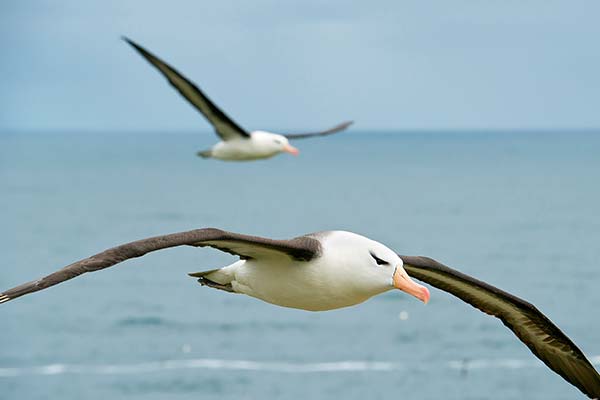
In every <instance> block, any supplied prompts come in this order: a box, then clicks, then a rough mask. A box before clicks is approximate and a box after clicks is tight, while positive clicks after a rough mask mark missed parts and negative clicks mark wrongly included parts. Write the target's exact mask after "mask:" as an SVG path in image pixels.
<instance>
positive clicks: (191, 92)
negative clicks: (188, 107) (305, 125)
mask: <svg viewBox="0 0 600 400" xmlns="http://www.w3.org/2000/svg"><path fill="white" fill-rule="evenodd" d="M123 40H125V41H126V42H127V43H129V44H130V45H131V46H133V48H134V49H136V50H137V51H138V53H140V54H141V55H142V56H143V57H144V58H145V59H146V60H148V62H149V63H150V64H152V65H154V66H155V67H156V68H157V69H158V70H159V71H160V72H161V73H162V74H163V75H164V76H165V78H167V79H168V80H169V83H170V84H171V85H172V86H173V87H174V88H175V89H177V91H178V92H179V93H181V95H182V96H183V97H185V98H186V100H187V101H189V102H190V103H191V104H192V105H193V106H194V107H196V109H197V110H198V111H200V112H201V113H202V114H203V115H204V116H205V117H206V119H208V122H210V123H211V124H212V125H213V126H214V127H215V130H216V131H217V134H218V135H219V136H220V137H221V139H223V140H231V139H239V138H249V137H250V134H249V133H248V132H246V131H245V130H243V129H242V128H241V127H240V126H239V125H238V124H236V123H235V122H234V121H233V120H231V119H230V118H229V117H228V116H227V115H225V113H224V112H223V111H221V110H220V109H219V107H217V106H216V105H215V104H214V103H213V102H212V101H211V100H210V99H209V98H208V97H206V95H204V93H202V91H200V89H199V88H198V87H197V86H196V85H194V84H193V83H192V82H190V81H189V80H188V79H187V78H186V77H184V76H183V75H181V74H180V73H179V72H177V71H176V70H175V69H174V68H173V67H171V66H170V65H169V64H167V63H165V62H164V61H162V60H161V59H159V58H158V57H156V56H155V55H154V54H152V53H150V52H148V51H147V50H146V49H144V48H143V47H142V46H140V45H138V44H137V43H135V42H134V41H132V40H130V39H128V38H126V37H123Z"/></svg>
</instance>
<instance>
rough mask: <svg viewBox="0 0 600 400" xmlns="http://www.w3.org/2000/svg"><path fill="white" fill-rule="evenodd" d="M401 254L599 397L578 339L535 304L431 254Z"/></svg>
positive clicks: (599, 384)
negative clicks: (448, 265)
mask: <svg viewBox="0 0 600 400" xmlns="http://www.w3.org/2000/svg"><path fill="white" fill-rule="evenodd" d="M400 258H401V259H402V261H404V268H405V269H406V272H408V274H409V275H410V276H412V277H414V278H416V279H419V280H421V281H423V282H426V283H428V284H430V285H432V286H435V287H437V288H438V289H441V290H444V291H446V292H448V293H450V294H452V295H454V296H456V297H458V298H459V299H461V300H463V301H465V302H467V303H469V304H470V305H472V306H473V307H475V308H477V309H479V310H481V311H483V312H484V313H486V314H489V315H492V316H494V317H496V318H499V319H500V320H501V321H502V323H503V324H504V325H506V326H507V327H508V328H509V329H510V330H511V331H513V333H514V334H515V335H516V336H517V337H518V338H519V339H520V340H521V341H522V342H523V343H524V344H525V345H526V346H527V347H528V348H529V349H530V350H531V351H532V352H533V354H535V355H536V356H537V357H538V358H539V359H540V360H542V361H543V362H544V364H546V365H547V366H548V367H549V368H550V369H552V370H553V371H554V372H556V373H557V374H559V375H560V376H562V377H563V378H564V379H565V380H566V381H567V382H569V383H571V384H572V385H574V386H575V387H577V388H578V389H579V390H581V391H582V392H583V393H584V394H586V395H587V396H588V397H590V398H599V397H600V375H599V374H598V372H597V371H596V370H595V369H594V367H593V366H592V364H591V363H590V362H589V361H588V359H587V358H586V357H585V355H584V354H583V352H582V351H581V350H579V348H578V347H577V346H576V345H575V343H573V341H571V339H569V338H568V337H567V335H565V334H564V333H563V332H562V331H561V330H560V329H559V328H558V327H557V326H556V325H554V323H552V321H550V319H548V318H547V317H546V316H545V315H544V314H542V313H541V312H540V311H539V310H538V309H537V308H536V307H535V306H533V305H532V304H530V303H528V302H526V301H525V300H523V299H520V298H518V297H516V296H514V295H512V294H510V293H507V292H505V291H503V290H501V289H498V288H497V287H494V286H492V285H489V284H487V283H485V282H482V281H480V280H477V279H475V278H473V277H471V276H469V275H466V274H463V273H462V272H459V271H456V270H454V269H452V268H450V267H447V266H445V265H443V264H441V263H439V262H437V261H435V260H433V259H431V258H427V257H414V256H400Z"/></svg>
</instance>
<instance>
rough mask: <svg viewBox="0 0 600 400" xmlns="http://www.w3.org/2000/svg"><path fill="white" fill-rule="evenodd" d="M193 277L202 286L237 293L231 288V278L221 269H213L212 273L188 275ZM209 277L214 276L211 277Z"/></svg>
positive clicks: (204, 272)
mask: <svg viewBox="0 0 600 400" xmlns="http://www.w3.org/2000/svg"><path fill="white" fill-rule="evenodd" d="M188 275H189V276H191V277H194V278H198V283H200V285H202V286H208V287H211V288H215V289H219V290H225V291H226V292H231V293H235V292H234V290H233V287H231V278H229V277H228V276H227V275H226V274H224V273H223V272H222V271H221V268H219V269H211V270H210V271H201V272H191V273H189V274H188ZM209 275H212V276H210V277H209Z"/></svg>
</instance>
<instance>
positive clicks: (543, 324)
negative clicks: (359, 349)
mask: <svg viewBox="0 0 600 400" xmlns="http://www.w3.org/2000/svg"><path fill="white" fill-rule="evenodd" d="M176 246H195V247H207V246H208V247H213V248H215V249H218V250H221V251H224V252H227V253H230V254H233V255H236V256H238V257H239V258H240V260H238V261H236V262H234V263H233V264H231V265H228V266H226V267H223V268H218V269H211V270H208V271H202V272H195V273H190V274H189V275H190V276H192V277H194V278H197V279H198V282H199V283H200V284H201V285H203V286H208V287H211V288H215V289H219V290H224V291H227V292H231V293H240V294H245V295H248V296H252V297H255V298H258V299H261V300H264V301H266V302H268V303H271V304H275V305H278V306H283V307H291V308H298V309H303V310H309V311H325V310H333V309H336V308H341V307H348V306H352V305H355V304H359V303H362V302H364V301H365V300H367V299H369V298H370V297H373V296H375V295H377V294H380V293H383V292H387V291H388V290H392V289H399V290H402V291H404V292H406V293H408V294H409V295H411V296H414V297H416V298H417V299H419V300H421V301H423V302H424V303H427V301H428V300H429V297H430V294H429V290H428V289H427V288H426V287H425V286H423V285H421V284H419V283H416V282H415V281H414V280H413V278H416V279H418V280H420V281H423V282H425V283H427V284H429V285H431V286H434V287H436V288H438V289H441V290H444V291H446V292H448V293H450V294H452V295H454V296H456V297H458V298H460V299H461V300H463V301H465V302H466V303H468V304H470V305H472V306H473V307H475V308H478V309H479V310H481V311H483V312H484V313H486V314H489V315H492V316H494V317H496V318H499V319H500V320H501V321H502V322H503V323H504V325H506V326H507V327H508V328H509V329H510V330H511V331H513V333H514V334H515V335H516V336H517V337H518V338H519V340H521V341H522V342H523V343H524V344H525V345H526V346H527V347H528V348H529V349H530V350H531V351H532V352H533V354H535V355H536V356H537V357H538V358H539V359H540V360H542V361H543V362H544V363H545V364H546V365H547V366H548V367H549V368H550V369H551V370H553V371H554V372H556V373H557V374H559V375H560V376H562V377H563V378H564V379H565V380H566V381H567V382H569V383H571V384H572V385H574V386H575V387H577V388H578V389H579V390H580V391H581V392H583V393H584V394H585V395H587V396H588V397H590V398H598V397H600V375H599V374H598V372H597V371H596V370H595V369H594V367H593V366H592V364H591V363H590V362H589V361H588V360H587V358H586V357H585V355H584V354H583V352H582V351H581V350H579V348H578V347H577V346H576V345H575V343H573V342H572V341H571V339H569V338H568V337H567V336H566V335H565V334H564V333H563V332H562V331H561V330H560V329H559V328H558V327H557V326H556V325H554V324H553V323H552V321H550V319H548V318H547V317H546V316H545V315H544V314H542V313H541V312H540V311H539V310H538V309H537V308H536V307H535V306H533V305H532V304H530V303H528V302H526V301H525V300H522V299H520V298H518V297H516V296H514V295H512V294H510V293H507V292H505V291H503V290H501V289H498V288H496V287H494V286H492V285H489V284H487V283H485V282H482V281H480V280H477V279H475V278H473V277H470V276H468V275H466V274H463V273H461V272H459V271H457V270H454V269H452V268H450V267H447V266H445V265H443V264H441V263H439V262H437V261H435V260H433V259H431V258H428V257H420V256H403V255H398V254H396V253H395V252H394V251H392V250H391V249H389V248H388V247H386V246H385V245H383V244H381V243H379V242H376V241H374V240H371V239H368V238H366V237H364V236H361V235H358V234H355V233H351V232H346V231H326V232H317V233H311V234H307V235H303V236H299V237H296V238H293V239H289V240H276V239H269V238H262V237H257V236H250V235H244V234H239V233H233V232H227V231H224V230H220V229H215V228H204V229H196V230H192V231H187V232H180V233H173V234H168V235H162V236H155V237H151V238H146V239H142V240H138V241H135V242H130V243H126V244H123V245H120V246H117V247H113V248H110V249H108V250H105V251H103V252H101V253H98V254H96V255H93V256H91V257H89V258H85V259H83V260H80V261H76V262H74V263H73V264H70V265H67V266H66V267H64V268H62V269H60V270H58V271H56V272H54V273H52V274H50V275H48V276H45V277H43V278H41V279H38V280H35V281H31V282H27V283H25V284H22V285H20V286H17V287H14V288H12V289H9V290H7V291H5V292H2V293H0V303H5V302H8V301H9V300H13V299H16V298H18V297H20V296H23V295H26V294H29V293H33V292H37V291H39V290H43V289H46V288H48V287H50V286H54V285H56V284H59V283H61V282H64V281H67V280H69V279H72V278H75V277H77V276H79V275H82V274H84V273H86V272H93V271H98V270H101V269H104V268H108V267H111V266H113V265H116V264H119V263H121V262H123V261H125V260H127V259H130V258H136V257H141V256H143V255H145V254H147V253H150V252H153V251H156V250H161V249H166V248H170V247H176Z"/></svg>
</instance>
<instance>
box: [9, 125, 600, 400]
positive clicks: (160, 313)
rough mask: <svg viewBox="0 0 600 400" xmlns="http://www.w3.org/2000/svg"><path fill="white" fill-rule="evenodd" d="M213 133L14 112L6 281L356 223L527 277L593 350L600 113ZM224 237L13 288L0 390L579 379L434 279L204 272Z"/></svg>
mask: <svg viewBox="0 0 600 400" xmlns="http://www.w3.org/2000/svg"><path fill="white" fill-rule="evenodd" d="M212 141H214V136H213V135H212V134H211V133H208V132H206V133H203V134H202V133H195V134H183V133H127V134H108V133H69V134H66V133H45V134H39V133H37V134H35V133H30V134H13V133H7V132H4V133H0V194H1V195H0V225H1V229H0V254H1V259H0V261H1V267H0V289H7V288H9V287H12V286H15V285H17V284H20V283H23V282H25V281H28V280H31V279H34V278H38V277H40V276H42V275H44V274H47V273H49V272H52V271H54V270H56V269H58V268H60V267H62V266H64V265H67V264H69V263H70V262H72V261H75V260H78V259H80V258H84V257H87V256H89V255H91V254H94V253H97V252H99V251H101V250H103V249H105V248H108V247H111V246H113V245H116V244H119V243H123V242H126V241H131V240H135V239H139V238H144V237H148V236H152V235H157V234H163V233H169V232H177V231H182V230H188V229H193V228H200V227H207V226H215V227H220V228H223V229H227V230H233V231H238V232H243V233H249V234H255V235H264V236H269V237H278V238H288V237H293V236H296V235H300V234H304V233H307V232H313V231H320V230H327V229H345V230H351V231H354V232H357V233H361V234H364V235H366V236H369V237H371V238H373V239H376V240H379V241H381V242H383V243H385V244H387V245H388V246H390V247H392V248H394V249H396V250H397V251H398V252H399V253H402V254H421V255H428V256H431V257H434V258H436V259H438V260H440V261H442V262H444V263H446V264H448V265H450V266H452V267H454V268H457V269H460V270H461V271H463V272H466V273H468V274H471V275H473V276H476V277H478V278H480V279H483V280H486V281H488V282H490V283H492V284H494V285H497V286H499V287H501V288H503V289H505V290H507V291H510V292H511V293H514V294H516V295H519V296H521V297H523V298H525V299H527V300H529V301H530V302H532V303H534V304H535V305H536V306H538V308H540V309H541V310H542V311H544V312H545V313H546V315H547V316H548V317H550V318H551V319H552V320H553V321H554V322H555V323H556V324H558V325H559V326H560V327H561V328H562V329H563V330H564V332H565V333H567V334H568V335H569V336H570V337H571V338H572V339H573V340H574V341H575V342H576V343H577V344H578V345H579V346H580V348H581V349H582V350H583V351H584V352H585V353H586V354H587V355H588V356H589V358H590V359H591V360H592V361H593V362H594V363H595V365H596V367H600V313H599V312H598V307H600V290H599V286H600V246H599V244H600V212H599V211H600V156H599V154H600V134H598V133H594V132H552V133H543V132H540V133H536V132H529V133H523V132H514V133H510V132H439V133H436V132H414V133H410V132H408V133H407V132H405V133H396V134H394V133H377V132H349V133H344V134H340V135H337V136H332V137H329V138H323V139H314V140H307V141H302V142H300V141H298V142H297V145H298V147H299V148H300V150H301V154H300V156H299V157H297V158H295V157H292V156H289V155H282V156H279V157H276V158H274V159H271V160H267V161H262V162H253V163H225V162H219V161H213V160H202V159H199V158H197V157H195V155H194V154H195V152H196V151H197V150H200V149H204V148H206V147H208V146H209V145H210V144H211V143H212ZM234 259H235V258H234V257H232V256H230V255H228V254H223V253H220V252H219V251H217V250H212V249H195V248H177V249H170V250H165V251H162V252H157V253H153V254H151V255H147V256H145V257H143V258H140V259H136V260H130V261H128V262H126V263H124V264H121V265H118V266H116V267H113V268H111V269H109V270H106V271H102V272H97V273H93V274H88V275H85V276H82V277H79V278H77V279H75V280H72V281H69V282H66V283H64V284H61V285H59V286H57V287H54V288H51V289H49V290H46V291H44V292H40V293H36V294H33V295H30V296H25V297H23V298H20V299H18V300H15V301H13V302H9V303H6V304H3V305H1V306H0V321H1V322H0V324H1V325H0V327H1V329H0V398H3V399H4V398H6V399H8V398H23V399H49V398H50V399H58V398H60V399H63V400H66V399H81V398H85V399H107V398H108V399H144V400H146V399H166V398H168V399H199V398H201V399H236V400H238V399H259V398H261V399H262V398H279V399H298V398H323V399H329V398H336V399H344V400H351V399H361V400H362V399H383V398H409V399H438V398H445V399H523V398H528V399H566V398H578V397H581V396H580V393H579V392H578V391H577V390H576V389H575V388H573V387H572V386H571V385H569V384H568V383H567V382H565V381H564V380H563V379H562V378H560V377H559V376H558V375H556V374H554V373H553V372H552V371H550V370H549V369H548V368H546V367H545V366H544V365H543V364H542V363H541V362H539V361H538V360H537V359H536V358H535V357H534V356H533V355H532V354H531V353H530V352H529V350H528V349H527V348H526V347H525V346H524V345H522V344H521V343H520V342H519V341H518V340H517V339H516V337H515V336H514V335H513V334H512V333H511V332H510V331H509V330H507V329H506V328H505V327H504V326H503V325H502V324H501V323H500V322H499V321H498V320H496V319H494V318H491V317H489V316H487V315H485V314H483V313H481V312H479V311H477V310H475V309H473V308H471V307H470V306H468V305H466V304H464V303H462V302H461V301H460V300H458V299H456V298H454V297H452V296H450V295H448V294H446V293H444V292H441V291H439V290H437V289H432V290H431V293H432V297H431V301H430V303H429V304H428V305H423V304H421V303H419V302H418V301H417V300H415V299H414V298H412V297H409V296H407V295H404V294H403V293H400V292H389V293H386V294H384V295H381V296H379V297H376V298H373V299H371V300H369V301H367V302H366V303H364V304H361V305H358V306H355V307H351V308H347V309H342V310H336V311H330V312H323V313H311V312H305V311H299V310H292V309H286V308H278V307H275V306H272V305H269V304H266V303H263V302H261V301H258V300H256V299H253V298H249V297H244V296H239V295H232V294H229V293H225V292H221V291H216V290H213V289H209V288H206V287H200V286H199V285H198V284H197V283H196V281H195V280H194V279H192V278H189V277H188V276H187V275H186V273H187V272H190V271H198V270H204V269H210V268H215V267H219V266H222V265H226V264H228V263H231V262H232V260H234Z"/></svg>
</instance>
